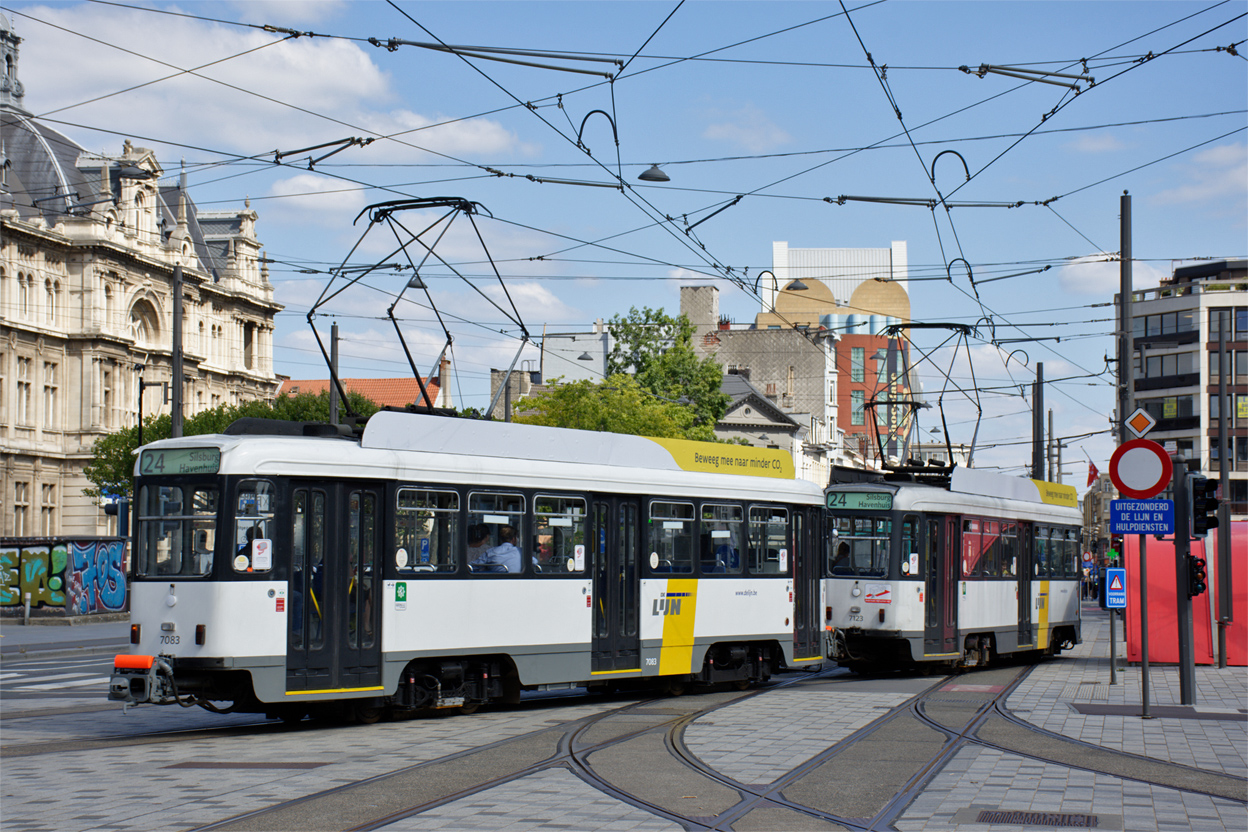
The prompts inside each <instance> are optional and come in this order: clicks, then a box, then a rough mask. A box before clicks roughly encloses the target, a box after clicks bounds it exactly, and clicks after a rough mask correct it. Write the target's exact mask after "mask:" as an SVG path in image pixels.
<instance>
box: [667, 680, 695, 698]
mask: <svg viewBox="0 0 1248 832" xmlns="http://www.w3.org/2000/svg"><path fill="white" fill-rule="evenodd" d="M663 687H664V690H666V691H667V695H668V696H684V695H685V691H687V690H688V689H689V686H688V685H687V684H685V682H684V681H683V680H681V681H675V682H668V683H667V684H666V685H664V686H663Z"/></svg>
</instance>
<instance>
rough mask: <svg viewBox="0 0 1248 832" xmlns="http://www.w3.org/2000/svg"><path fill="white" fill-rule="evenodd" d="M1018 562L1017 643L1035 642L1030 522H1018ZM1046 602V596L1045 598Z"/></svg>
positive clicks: (1020, 644) (1032, 541)
mask: <svg viewBox="0 0 1248 832" xmlns="http://www.w3.org/2000/svg"><path fill="white" fill-rule="evenodd" d="M1016 545H1017V547H1018V550H1017V553H1018V562H1017V563H1016V565H1015V572H1016V574H1017V575H1018V644H1019V646H1020V647H1021V646H1023V645H1026V644H1035V643H1036V635H1035V632H1034V631H1033V629H1032V624H1031V572H1032V569H1031V564H1032V556H1033V555H1032V553H1033V551H1034V547H1035V526H1033V525H1031V524H1030V523H1019V524H1018V541H1017V543H1016ZM1045 600H1046V602H1047V600H1048V599H1047V598H1046V599H1045Z"/></svg>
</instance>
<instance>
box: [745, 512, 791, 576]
mask: <svg viewBox="0 0 1248 832" xmlns="http://www.w3.org/2000/svg"><path fill="white" fill-rule="evenodd" d="M788 571H789V510H788V509H784V508H772V507H767V506H751V507H750V573H751V574H753V575H784V574H788Z"/></svg>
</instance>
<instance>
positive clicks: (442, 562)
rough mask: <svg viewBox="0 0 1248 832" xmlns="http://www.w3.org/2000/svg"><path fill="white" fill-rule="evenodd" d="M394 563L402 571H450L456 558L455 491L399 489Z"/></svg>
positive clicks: (457, 524)
mask: <svg viewBox="0 0 1248 832" xmlns="http://www.w3.org/2000/svg"><path fill="white" fill-rule="evenodd" d="M394 544H395V549H394V565H395V566H396V567H397V568H398V570H399V571H400V572H402V573H404V574H408V573H412V574H420V573H426V572H444V573H445V572H454V571H455V570H456V568H457V567H458V566H459V561H460V542H459V494H457V493H456V492H454V491H429V490H422V489H417V488H400V489H399V495H398V511H397V512H396V514H395V529H394Z"/></svg>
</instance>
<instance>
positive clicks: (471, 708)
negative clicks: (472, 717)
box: [459, 702, 481, 714]
mask: <svg viewBox="0 0 1248 832" xmlns="http://www.w3.org/2000/svg"><path fill="white" fill-rule="evenodd" d="M480 707H481V703H480V702H465V703H464V704H462V705H460V706H459V712H460V713H461V714H475V713H476V712H477V708H480Z"/></svg>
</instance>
